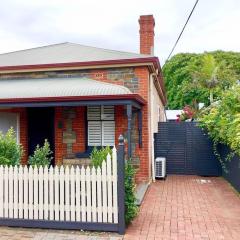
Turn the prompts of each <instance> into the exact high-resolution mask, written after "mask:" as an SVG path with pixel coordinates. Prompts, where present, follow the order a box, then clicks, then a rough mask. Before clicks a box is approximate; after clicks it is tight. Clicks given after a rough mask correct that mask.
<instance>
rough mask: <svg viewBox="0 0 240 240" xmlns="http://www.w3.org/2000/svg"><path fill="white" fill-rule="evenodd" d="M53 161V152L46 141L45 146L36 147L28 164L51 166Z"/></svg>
mask: <svg viewBox="0 0 240 240" xmlns="http://www.w3.org/2000/svg"><path fill="white" fill-rule="evenodd" d="M51 160H52V151H51V149H50V144H49V142H48V141H47V139H45V142H44V145H43V146H42V147H40V146H39V145H37V146H36V149H35V151H34V153H33V155H32V156H30V157H29V159H28V163H29V164H30V165H32V166H37V167H39V166H43V167H44V166H49V165H50V164H51Z"/></svg>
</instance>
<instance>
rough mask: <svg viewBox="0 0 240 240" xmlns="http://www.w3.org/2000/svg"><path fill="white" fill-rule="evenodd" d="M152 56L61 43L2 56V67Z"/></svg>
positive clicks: (0, 63) (0, 61) (0, 59)
mask: <svg viewBox="0 0 240 240" xmlns="http://www.w3.org/2000/svg"><path fill="white" fill-rule="evenodd" d="M148 57H153V56H152V55H145V54H137V53H130V52H122V51H115V50H109V49H103V48H97V47H89V46H85V45H81V44H76V43H69V42H66V43H59V44H53V45H48V46H43V47H37V48H31V49H26V50H20V51H15V52H10V53H3V54H0V67H4V66H22V65H41V64H57V63H73V62H95V61H111V60H122V59H136V58H138V59H139V58H148Z"/></svg>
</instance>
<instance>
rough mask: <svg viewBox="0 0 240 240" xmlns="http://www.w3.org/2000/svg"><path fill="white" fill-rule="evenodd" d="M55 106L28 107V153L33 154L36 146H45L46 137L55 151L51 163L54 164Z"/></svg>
mask: <svg viewBox="0 0 240 240" xmlns="http://www.w3.org/2000/svg"><path fill="white" fill-rule="evenodd" d="M54 115H55V112H54V108H29V109H28V155H32V154H33V153H34V150H35V148H36V146H37V145H38V144H39V145H40V146H43V144H44V141H45V139H47V140H48V142H49V144H50V148H51V151H52V152H53V155H52V157H53V159H52V162H51V164H52V165H54V153H55V144H54Z"/></svg>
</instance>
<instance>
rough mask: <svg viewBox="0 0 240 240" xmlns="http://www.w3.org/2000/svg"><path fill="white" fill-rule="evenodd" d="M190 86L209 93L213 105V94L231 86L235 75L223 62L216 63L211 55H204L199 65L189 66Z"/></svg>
mask: <svg viewBox="0 0 240 240" xmlns="http://www.w3.org/2000/svg"><path fill="white" fill-rule="evenodd" d="M190 69H191V72H192V84H189V87H193V88H194V87H195V88H202V89H203V90H206V91H208V92H209V101H210V103H213V101H214V94H216V95H219V92H221V91H222V90H225V89H227V88H229V87H230V86H233V85H234V84H235V83H236V80H237V78H236V74H235V72H234V71H233V70H231V69H230V68H229V67H228V66H227V65H226V64H225V62H222V63H217V62H216V60H215V58H214V57H213V55H212V54H204V55H203V56H202V58H201V61H200V64H199V65H197V64H194V62H193V63H192V64H190Z"/></svg>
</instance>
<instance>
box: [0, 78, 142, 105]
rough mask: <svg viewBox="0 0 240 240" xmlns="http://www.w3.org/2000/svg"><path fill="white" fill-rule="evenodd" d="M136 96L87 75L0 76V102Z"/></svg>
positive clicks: (140, 99) (120, 87) (119, 87)
mask: <svg viewBox="0 0 240 240" xmlns="http://www.w3.org/2000/svg"><path fill="white" fill-rule="evenodd" d="M114 96H115V98H117V99H121V98H122V99H123V98H135V99H136V98H137V99H138V101H139V102H141V101H142V103H144V100H143V99H142V98H141V97H140V96H138V95H137V94H133V93H132V92H131V91H130V90H129V89H128V88H126V87H124V86H120V85H116V84H111V83H105V82H100V81H96V80H92V79H89V78H41V79H34V80H33V79H1V80H0V103H8V102H31V101H45V100H51V101H59V100H86V99H88V100H97V99H104V98H109V99H111V98H114Z"/></svg>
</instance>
